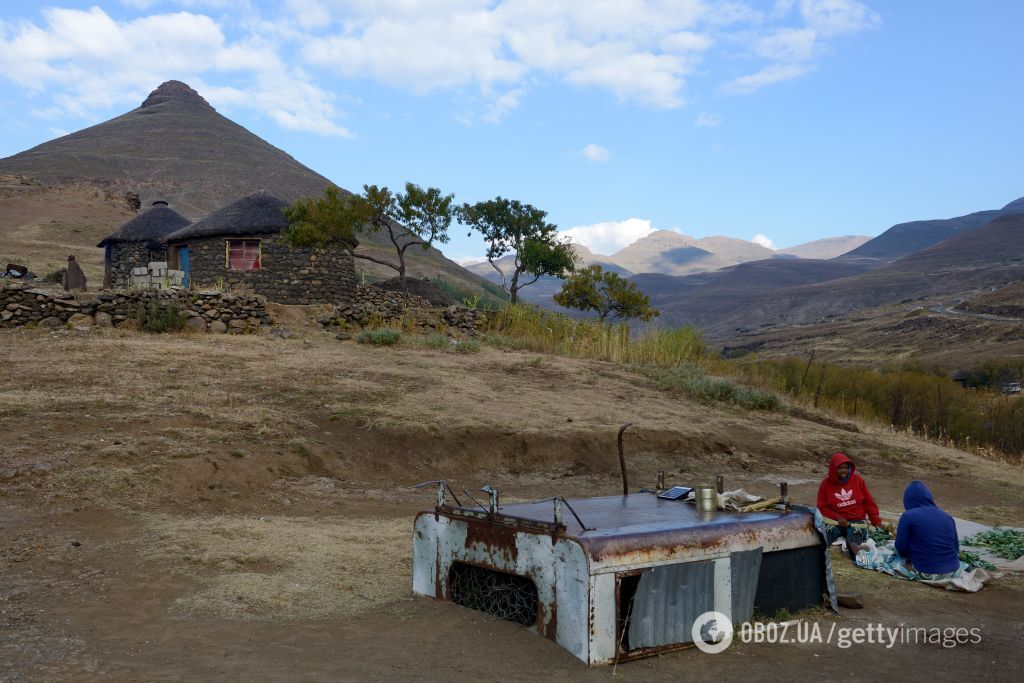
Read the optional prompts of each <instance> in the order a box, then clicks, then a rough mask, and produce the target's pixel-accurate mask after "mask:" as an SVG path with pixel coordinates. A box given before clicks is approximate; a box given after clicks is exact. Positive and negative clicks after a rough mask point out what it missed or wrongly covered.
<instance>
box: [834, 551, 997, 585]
mask: <svg viewBox="0 0 1024 683" xmlns="http://www.w3.org/2000/svg"><path fill="white" fill-rule="evenodd" d="M854 561H855V562H856V563H857V566H858V567H860V568H862V569H873V570H875V571H879V572H883V573H885V574H889V575H890V576H895V577H896V578H899V579H906V580H908V581H916V582H918V583H926V584H928V585H929V586H936V587H938V588H945V589H946V590H949V591H963V592H967V593H976V592H978V591H980V590H981V589H982V588H984V587H985V584H986V583H988V582H989V581H991V580H992V579H996V578H999V577H1000V576H1001V574H997V573H992V572H988V571H986V570H984V569H981V568H979V567H972V566H970V565H968V564H967V563H966V562H961V563H960V568H959V569H957V571H956V574H955V575H953V576H952V577H950V578H947V579H926V578H924V577H922V576H921V574H919V573H918V572H916V571H913V570H911V569H908V568H907V566H906V564H905V562H904V559H903V558H902V557H900V555H899V554H898V553H897V552H896V548H895V547H894V545H893V541H887V542H886V543H884V544H882V545H877V544H876V543H875V542H874V540H872V539H870V538H869V539H868V540H867V541H865V542H864V543H863V544H861V546H860V552H859V553H857V557H856V558H855V560H854Z"/></svg>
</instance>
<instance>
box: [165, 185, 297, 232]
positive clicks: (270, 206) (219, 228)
mask: <svg viewBox="0 0 1024 683" xmlns="http://www.w3.org/2000/svg"><path fill="white" fill-rule="evenodd" d="M286 206H288V203H287V202H285V201H283V200H281V199H278V198H277V197H274V196H272V195H269V194H266V193H265V192H257V193H256V194H251V195H249V196H248V197H242V198H241V199H239V200H238V201H236V202H233V203H231V204H228V205H227V206H225V207H224V208H223V209H217V210H216V211H214V212H213V213H211V214H210V215H209V216H207V217H206V218H201V219H200V220H198V221H196V222H195V223H193V224H192V225H189V226H188V227H185V228H182V229H181V230H178V231H177V232H174V233H172V234H170V235H167V237H166V241H168V242H177V241H180V240H187V239H193V238H196V237H220V236H224V235H226V236H231V235H260V234H271V233H276V232H281V231H282V230H284V229H285V228H287V227H288V219H286V218H285V217H284V207H286Z"/></svg>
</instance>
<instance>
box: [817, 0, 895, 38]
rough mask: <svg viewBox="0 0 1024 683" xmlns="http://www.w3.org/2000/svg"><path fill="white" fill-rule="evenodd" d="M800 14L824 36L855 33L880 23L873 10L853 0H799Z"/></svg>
mask: <svg viewBox="0 0 1024 683" xmlns="http://www.w3.org/2000/svg"><path fill="white" fill-rule="evenodd" d="M800 14H801V15H802V16H803V18H804V21H806V22H807V25H808V26H810V27H811V28H813V29H815V30H816V31H818V32H820V33H821V34H822V35H825V36H834V35H840V34H844V33H856V32H858V31H864V30H867V29H873V28H877V27H878V26H879V24H881V23H882V20H881V19H880V18H879V16H878V15H877V14H876V13H875V12H873V11H871V9H870V8H868V7H866V6H865V5H863V4H861V3H859V2H855V0H800Z"/></svg>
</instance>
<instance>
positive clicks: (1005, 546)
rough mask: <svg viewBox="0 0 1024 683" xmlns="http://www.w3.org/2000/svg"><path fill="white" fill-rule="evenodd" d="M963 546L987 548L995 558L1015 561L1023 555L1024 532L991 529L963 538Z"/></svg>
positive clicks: (997, 528)
mask: <svg viewBox="0 0 1024 683" xmlns="http://www.w3.org/2000/svg"><path fill="white" fill-rule="evenodd" d="M964 545H974V546H982V547H985V548H989V549H990V550H991V551H992V554H993V555H995V556H996V557H1001V558H1003V559H1005V560H1016V559H1017V558H1018V557H1021V556H1022V555H1024V531H1017V530H1016V529H1000V528H999V527H993V528H992V529H991V530H989V531H982V532H980V533H977V534H975V535H974V536H972V537H970V538H965V539H964ZM965 561H966V560H965Z"/></svg>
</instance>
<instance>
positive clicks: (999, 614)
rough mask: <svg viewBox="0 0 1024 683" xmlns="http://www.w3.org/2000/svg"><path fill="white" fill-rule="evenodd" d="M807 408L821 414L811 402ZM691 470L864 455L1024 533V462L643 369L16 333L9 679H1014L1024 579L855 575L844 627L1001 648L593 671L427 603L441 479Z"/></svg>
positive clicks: (3, 509)
mask: <svg viewBox="0 0 1024 683" xmlns="http://www.w3.org/2000/svg"><path fill="white" fill-rule="evenodd" d="M812 417H813V416H812ZM625 422H633V423H634V424H635V428H634V429H633V430H631V431H629V432H627V437H626V453H627V457H628V464H629V471H630V482H631V487H632V488H634V489H636V488H639V487H640V486H649V485H652V484H653V483H654V479H655V475H656V472H657V471H658V470H666V471H668V473H669V475H668V478H669V481H670V482H675V483H680V484H683V483H685V484H693V483H701V482H707V481H713V478H714V476H715V475H717V474H721V475H724V477H725V479H726V482H727V486H729V487H738V486H742V487H744V488H746V489H747V490H749V491H751V492H754V493H761V494H772V493H774V492H776V491H777V484H778V482H779V481H788V482H789V483H790V491H791V492H792V493H793V494H794V495H795V497H796V499H797V500H798V501H802V502H807V503H811V502H813V499H814V493H815V491H816V489H817V484H818V482H819V481H820V479H821V477H822V476H823V475H824V472H825V459H826V458H827V456H828V455H830V454H831V453H832V452H833V451H835V450H843V451H844V452H846V453H848V454H849V455H850V456H851V457H852V458H854V459H855V460H856V462H857V463H858V466H859V468H860V471H861V473H862V474H863V475H864V476H865V477H866V479H867V481H868V483H869V485H870V487H871V489H872V491H873V493H874V495H875V497H876V498H877V499H878V501H879V503H880V505H881V507H882V508H883V510H892V511H898V510H900V509H901V505H900V500H901V496H902V490H903V488H904V486H905V485H906V483H907V482H908V481H909V480H910V479H913V478H921V479H923V480H925V481H926V482H927V483H928V484H929V485H930V486H931V487H932V489H933V491H934V492H935V495H936V497H937V499H938V501H939V503H940V504H941V505H942V506H943V507H945V508H946V509H948V510H949V511H950V512H952V513H953V514H956V515H959V516H963V517H967V518H970V519H973V520H976V521H980V522H985V523H1003V524H1009V525H1016V526H1024V472H1022V470H1021V468H1020V466H1015V465H1010V464H1008V463H1004V462H1000V461H999V460H997V459H992V458H981V457H978V456H976V455H972V454H968V453H963V452H960V451H954V450H950V449H947V448H943V447H941V446H939V445H936V444H932V443H928V442H924V441H921V440H918V439H914V438H910V437H908V436H906V435H903V434H894V433H892V432H890V431H888V430H884V429H878V428H871V427H869V426H866V425H862V426H861V431H859V432H852V431H848V430H844V429H839V428H834V427H829V426H827V424H823V423H824V422H828V421H827V420H808V419H800V418H796V417H792V416H789V415H785V414H780V413H754V414H752V413H747V412H743V411H740V410H738V409H733V408H728V407H723V406H720V405H702V404H699V403H693V402H689V401H687V400H684V399H681V398H679V397H677V396H673V395H671V394H668V393H664V392H660V391H658V390H657V389H656V388H655V387H654V386H653V383H652V382H651V381H650V380H647V379H645V378H643V377H642V376H640V375H638V374H636V373H634V372H631V371H630V370H629V369H627V368H623V367H620V366H615V365H612V364H609V363H603V362H597V361H583V360H571V359H562V358H553V357H548V356H543V357H542V356H537V355H536V354H526V353H518V352H510V351H502V350H498V349H493V348H489V347H484V349H483V350H482V351H481V352H479V353H474V354H459V353H446V352H443V351H439V350H433V349H428V348H409V347H399V348H373V347H365V346H360V345H357V344H355V343H353V342H351V341H344V342H341V341H337V340H335V339H334V337H333V336H331V335H329V334H326V333H321V332H316V331H314V330H312V329H308V330H306V331H301V332H299V333H298V334H296V335H295V336H293V337H291V338H289V339H282V338H279V337H255V336H252V337H227V336H221V337H215V336H205V335H201V336H177V335H175V336H168V335H163V336H154V335H144V334H139V333H133V332H127V331H119V330H102V331H101V330H93V331H89V332H83V331H69V330H59V331H53V332H48V331H42V330H16V331H5V332H0V572H2V574H0V576H2V577H3V580H2V581H0V681H22V680H30V681H34V680H180V679H185V678H189V679H211V678H215V677H216V678H221V679H226V680H283V679H284V680H385V679H387V680H437V679H440V678H448V679H452V678H467V679H468V678H480V677H484V678H488V679H501V680H513V681H517V680H524V681H525V680H538V679H541V678H545V679H555V680H583V681H586V680H607V679H610V678H613V677H614V678H618V679H624V680H637V681H639V680H644V681H646V680H675V679H678V678H679V677H681V676H693V675H694V671H695V670H696V671H700V674H701V675H702V676H703V675H705V674H706V675H707V676H716V677H719V678H721V679H723V680H738V679H747V680H749V679H755V680H760V679H764V678H769V677H771V678H777V677H778V676H780V675H788V676H795V677H801V678H810V677H812V676H813V677H822V676H832V677H840V678H845V679H859V680H867V679H878V678H885V679H890V678H897V677H900V678H906V677H913V678H915V679H917V678H923V677H926V676H932V677H935V678H938V679H948V678H961V679H962V678H964V677H966V676H978V675H979V674H980V675H982V676H984V677H985V678H986V679H990V680H1020V678H1021V675H1022V674H1024V653H1022V650H1021V647H1020V646H1021V642H1022V640H1024V627H1022V622H1021V618H1020V614H1021V612H1022V608H1024V579H1022V578H1021V577H1019V576H1007V577H1004V578H1003V579H1000V580H998V581H996V582H995V583H994V584H993V585H991V586H989V587H987V588H986V589H985V590H984V591H982V592H981V593H978V594H972V595H963V594H950V593H945V592H943V591H940V590H937V589H934V588H930V587H927V586H920V585H913V584H909V583H905V582H899V581H897V580H895V579H890V578H888V577H885V576H883V575H881V574H876V573H872V572H866V571H861V570H855V569H853V568H851V567H850V566H849V561H848V560H846V559H844V558H841V557H839V556H838V555H837V556H836V557H835V558H834V560H835V563H836V566H837V571H836V581H837V584H838V586H839V588H840V590H844V591H846V590H858V591H861V592H862V593H863V594H864V597H865V601H866V607H865V609H863V610H845V609H844V610H841V612H840V614H839V615H831V614H827V613H817V612H815V613H812V614H809V615H807V618H808V619H810V620H812V621H814V622H815V623H820V624H822V625H824V626H830V625H832V624H838V625H839V626H842V627H850V626H864V625H868V624H875V623H881V624H885V625H888V626H896V625H899V624H906V625H909V626H922V627H965V628H974V627H977V628H979V629H980V632H981V642H980V643H976V644H968V645H959V646H957V647H955V648H945V647H943V646H942V645H940V644H930V645H929V644H923V645H903V646H897V647H896V648H893V649H891V650H888V649H886V648H885V647H884V646H880V645H867V644H863V645H854V646H853V647H851V648H850V649H846V650H843V649H838V648H837V647H836V646H835V645H834V644H833V645H825V644H821V645H792V644H791V645H768V644H761V645H755V644H740V643H737V644H734V645H733V646H732V647H731V648H729V649H728V650H727V651H726V652H725V653H723V654H720V655H714V656H712V655H706V654H702V653H700V652H697V651H694V650H688V651H678V652H674V653H669V654H665V655H662V656H660V657H657V658H651V659H646V660H640V661H636V662H630V663H624V664H620V665H619V666H618V667H616V668H615V669H614V670H613V668H612V667H601V668H595V669H588V668H587V667H586V666H585V665H583V664H582V663H580V662H578V661H577V660H576V659H575V658H573V657H572V656H571V655H570V654H569V653H568V652H566V651H564V650H562V649H561V648H559V647H558V646H557V645H555V644H554V643H552V642H550V641H548V640H546V639H544V638H541V637H539V636H537V635H535V634H533V633H531V632H530V631H528V630H526V629H524V628H522V627H519V626H517V625H515V624H512V623H508V622H503V621H496V620H494V619H492V618H491V617H489V616H486V615H483V614H481V613H477V612H473V611H471V610H466V609H463V608H459V607H456V606H453V605H450V604H440V603H434V602H432V601H429V600H424V599H418V598H413V597H412V595H411V590H410V582H411V579H410V571H411V558H410V555H411V529H412V520H413V517H414V515H415V513H416V512H417V511H419V510H421V509H425V508H427V507H429V506H430V505H431V504H432V494H430V493H425V492H424V493H414V492H412V491H410V490H409V488H408V487H409V485H411V484H415V483H417V482H420V481H424V480H428V479H436V478H447V479H449V480H451V481H453V483H454V484H455V485H456V486H458V487H463V486H465V487H479V486H481V485H483V484H486V483H489V484H492V485H494V486H496V487H497V488H499V489H500V490H501V491H502V494H503V498H504V499H505V500H531V499H540V498H546V497H549V496H552V495H556V494H561V495H566V496H581V495H599V494H613V493H616V492H617V491H618V490H619V487H620V483H619V479H618V473H617V468H618V463H617V458H616V455H615V434H616V431H617V428H618V426H619V425H620V424H622V423H625Z"/></svg>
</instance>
